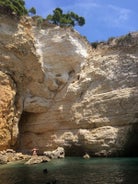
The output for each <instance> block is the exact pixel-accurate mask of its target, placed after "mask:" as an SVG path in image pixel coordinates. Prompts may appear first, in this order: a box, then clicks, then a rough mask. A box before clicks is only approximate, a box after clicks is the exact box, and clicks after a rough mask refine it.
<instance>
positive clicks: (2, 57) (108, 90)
mask: <svg viewBox="0 0 138 184" xmlns="http://www.w3.org/2000/svg"><path fill="white" fill-rule="evenodd" d="M137 56H138V33H132V34H129V35H127V36H124V37H121V38H116V39H113V40H111V41H110V42H109V43H101V44H99V46H98V48H97V49H92V47H91V46H90V45H89V43H88V42H87V40H85V39H84V38H83V37H82V36H80V35H79V33H77V32H76V31H74V30H73V29H70V28H59V27H56V26H52V27H50V26H46V27H45V28H41V27H37V26H36V25H35V22H33V21H32V20H31V18H23V19H22V20H21V21H20V22H17V21H15V20H11V19H10V18H7V17H5V16H2V15H1V16H0V86H1V88H0V89H1V90H0V127H1V130H0V149H1V150H2V149H5V148H8V147H16V149H20V150H22V151H25V152H27V151H28V150H30V149H32V147H34V146H37V147H38V148H39V150H40V152H43V151H45V150H53V149H55V148H57V147H58V146H63V147H64V148H65V150H66V154H79V155H81V154H84V153H85V152H88V153H89V154H91V155H97V156H106V155H114V154H117V155H119V154H124V151H126V150H130V149H131V150H132V148H134V147H135V146H137V145H138V142H137V138H138V137H137V133H138V128H137V127H138V120H137V118H138V78H137V77H138V59H137ZM131 140H133V141H131ZM133 151H134V152H135V151H136V150H135V149H133Z"/></svg>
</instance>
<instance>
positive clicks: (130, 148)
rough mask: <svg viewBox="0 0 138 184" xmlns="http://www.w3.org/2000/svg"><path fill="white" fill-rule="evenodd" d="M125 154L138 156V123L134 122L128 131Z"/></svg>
mask: <svg viewBox="0 0 138 184" xmlns="http://www.w3.org/2000/svg"><path fill="white" fill-rule="evenodd" d="M123 155H124V156H127V157H138V124H134V125H133V126H132V128H131V130H130V132H129V133H128V137H127V142H126V144H125V146H124V154H123Z"/></svg>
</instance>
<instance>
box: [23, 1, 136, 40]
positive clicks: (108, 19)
mask: <svg viewBox="0 0 138 184" xmlns="http://www.w3.org/2000/svg"><path fill="white" fill-rule="evenodd" d="M25 3H26V7H27V8H28V9H29V8H31V7H32V6H33V7H35V8H36V11H37V15H41V16H42V17H44V18H46V17H47V15H48V14H52V13H53V10H54V9H55V8H57V7H58V8H61V9H62V10H63V13H67V12H68V11H73V12H74V13H76V14H78V15H79V16H82V17H84V18H85V25H84V26H82V27H80V26H75V29H76V30H77V31H78V32H79V33H80V34H81V35H82V36H86V37H87V39H88V41H89V42H94V41H106V40H107V39H108V38H110V37H117V36H121V35H124V34H128V33H129V32H134V31H138V0H25Z"/></svg>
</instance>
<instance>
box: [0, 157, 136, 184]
mask: <svg viewBox="0 0 138 184" xmlns="http://www.w3.org/2000/svg"><path fill="white" fill-rule="evenodd" d="M45 169H47V171H48V172H47V173H46V172H44V171H45ZM0 184H138V158H91V159H88V160H85V159H83V158H78V157H77V158H76V157H73V158H71V157H68V158H65V159H60V160H52V161H51V162H48V163H42V164H38V165H25V164H24V163H21V162H17V163H10V164H8V165H0Z"/></svg>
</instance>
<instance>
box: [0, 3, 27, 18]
mask: <svg viewBox="0 0 138 184" xmlns="http://www.w3.org/2000/svg"><path fill="white" fill-rule="evenodd" d="M0 12H3V13H7V14H10V15H17V16H22V15H26V14H28V11H27V9H26V8H25V1H24V0H4V1H3V0H0Z"/></svg>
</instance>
